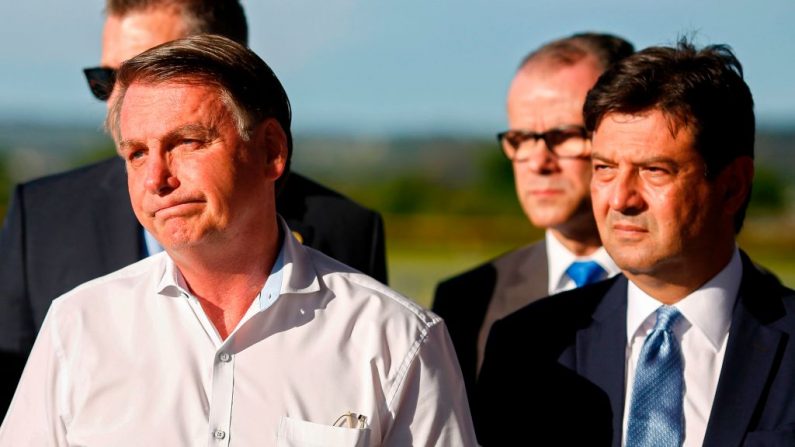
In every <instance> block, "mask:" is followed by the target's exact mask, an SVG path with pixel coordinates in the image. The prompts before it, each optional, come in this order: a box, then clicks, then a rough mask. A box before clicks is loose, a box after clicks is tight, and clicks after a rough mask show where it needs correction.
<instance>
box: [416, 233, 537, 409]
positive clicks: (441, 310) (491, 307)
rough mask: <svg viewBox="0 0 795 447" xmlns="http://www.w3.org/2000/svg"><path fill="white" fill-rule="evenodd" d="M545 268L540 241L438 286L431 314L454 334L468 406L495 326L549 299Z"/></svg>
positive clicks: (451, 335) (451, 334)
mask: <svg viewBox="0 0 795 447" xmlns="http://www.w3.org/2000/svg"><path fill="white" fill-rule="evenodd" d="M547 265H548V264H547V249H546V243H545V242H544V240H541V241H540V242H536V243H535V244H532V245H528V246H526V247H523V248H520V249H517V250H513V251H511V252H508V253H506V254H504V255H502V256H500V257H498V258H496V259H494V260H492V261H489V262H487V263H485V264H483V265H481V266H478V267H476V268H474V269H472V270H469V271H467V272H464V273H462V274H460V275H458V276H455V277H453V278H450V279H448V280H446V281H444V282H442V283H440V284H439V285H438V286H436V293H435V294H434V299H433V307H432V310H433V311H434V312H435V313H436V314H437V315H439V316H440V317H442V319H444V322H445V324H446V325H447V330H448V331H449V332H450V338H451V339H452V340H453V346H454V347H455V352H456V355H457V356H458V363H459V365H461V371H462V373H463V375H464V385H465V386H466V389H467V397H468V398H469V402H470V403H471V402H472V399H473V397H474V395H473V391H474V389H475V380H476V378H477V373H478V370H479V369H480V365H481V364H482V363H483V353H484V351H485V350H486V340H487V339H488V335H489V331H490V330H491V325H492V324H494V322H495V321H497V320H498V319H500V318H503V317H505V316H506V315H508V314H510V313H512V312H514V311H516V310H518V309H520V308H522V307H524V306H526V305H527V304H529V303H531V302H533V301H535V300H537V299H539V298H543V297H545V296H547V294H548V290H549V289H548V285H547V283H548V282H549V279H548V277H549V271H548V270H549V269H548V267H547Z"/></svg>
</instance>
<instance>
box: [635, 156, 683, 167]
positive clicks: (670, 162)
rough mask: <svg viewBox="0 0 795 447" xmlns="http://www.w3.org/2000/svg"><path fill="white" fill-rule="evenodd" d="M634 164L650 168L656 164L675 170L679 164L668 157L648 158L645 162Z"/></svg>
mask: <svg viewBox="0 0 795 447" xmlns="http://www.w3.org/2000/svg"><path fill="white" fill-rule="evenodd" d="M636 164H637V165H638V166H650V165H656V164H663V165H666V166H668V167H669V168H676V167H677V166H679V163H677V162H676V161H674V160H673V159H671V158H669V157H652V158H648V159H646V160H642V161H640V162H639V163H636Z"/></svg>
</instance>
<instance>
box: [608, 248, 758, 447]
mask: <svg viewBox="0 0 795 447" xmlns="http://www.w3.org/2000/svg"><path fill="white" fill-rule="evenodd" d="M742 272H743V266H742V261H741V260H740V253H739V250H736V249H735V252H734V255H733V256H732V259H731V261H729V264H728V265H726V267H724V268H723V270H721V271H720V273H718V274H717V275H716V276H715V277H714V278H712V279H711V280H709V281H707V282H706V283H705V284H704V285H703V286H701V287H700V288H699V289H698V290H696V291H694V292H693V293H691V294H690V295H688V296H686V297H685V298H684V299H682V300H681V301H679V302H678V303H676V304H675V305H674V307H676V308H677V309H678V310H679V312H680V313H681V314H682V318H680V319H679V321H677V322H676V324H675V325H674V327H673V333H674V336H675V337H676V339H677V340H678V341H679V345H680V347H681V351H682V359H683V366H684V418H685V425H684V428H685V439H684V444H683V446H684V447H691V446H692V447H695V446H700V445H702V444H703V443H704V435H705V434H706V431H707V423H708V422H709V415H710V412H711V411H712V401H713V400H714V399H715V390H716V389H717V387H718V378H719V377H720V371H721V366H722V365H723V357H724V355H725V354H726V343H727V340H728V338H729V329H730V326H731V318H732V311H733V309H734V302H735V301H736V299H737V293H738V291H739V290H740V281H741V279H742ZM627 297H628V303H627V342H628V344H627V354H626V358H627V364H626V366H627V367H626V381H625V384H626V393H625V395H624V396H625V398H624V430H623V431H624V436H623V437H622V439H623V440H624V441H622V445H623V442H625V441H626V432H627V418H628V416H629V409H630V405H631V400H632V387H633V385H634V382H635V370H636V368H637V364H638V359H639V358H640V352H641V349H642V348H643V343H644V341H645V339H646V336H647V335H648V333H649V332H651V330H652V329H653V328H654V324H655V322H656V319H657V318H656V314H655V312H656V311H657V309H658V308H659V307H660V306H661V305H662V303H660V302H659V301H657V300H656V299H654V298H652V297H651V296H649V295H647V294H646V293H645V292H643V291H642V290H641V289H640V288H638V286H636V285H635V284H633V283H632V282H631V281H630V282H629V286H628V289H627Z"/></svg>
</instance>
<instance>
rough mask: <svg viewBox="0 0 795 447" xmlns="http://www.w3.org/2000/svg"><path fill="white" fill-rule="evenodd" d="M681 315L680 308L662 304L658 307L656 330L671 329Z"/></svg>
mask: <svg viewBox="0 0 795 447" xmlns="http://www.w3.org/2000/svg"><path fill="white" fill-rule="evenodd" d="M681 316H682V314H681V313H679V309H677V308H675V307H673V306H660V307H659V308H658V309H657V323H656V324H655V325H654V330H655V331H656V330H664V331H670V330H671V328H672V327H673V326H674V324H676V321H677V320H679V317H681Z"/></svg>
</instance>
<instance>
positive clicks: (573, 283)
mask: <svg viewBox="0 0 795 447" xmlns="http://www.w3.org/2000/svg"><path fill="white" fill-rule="evenodd" d="M633 51H634V48H633V46H632V44H631V43H629V42H627V41H626V40H624V39H622V38H621V37H618V36H614V35H611V34H604V33H577V34H574V35H572V36H568V37H564V38H561V39H556V40H554V41H552V42H548V43H546V44H544V45H542V46H541V47H539V48H538V49H536V50H534V51H533V52H532V53H530V54H529V55H528V56H526V57H525V58H524V60H523V61H522V63H521V64H520V66H519V68H518V70H517V71H516V74H515V75H514V78H513V81H512V82H511V86H510V88H509V90H508V101H507V112H508V125H509V130H507V131H505V132H500V133H499V134H497V139H498V140H499V144H500V146H499V148H500V149H501V150H502V151H503V153H504V154H505V157H506V159H507V160H506V162H509V163H511V165H512V167H513V173H514V180H515V183H516V195H517V198H518V199H519V203H520V204H521V205H522V209H523V210H524V213H525V215H526V216H527V219H528V221H529V222H530V223H531V224H532V225H534V226H536V227H538V228H544V229H545V230H546V231H545V235H544V238H543V239H542V240H540V241H536V242H534V243H532V244H530V245H527V246H525V247H521V248H518V249H515V250H511V251H510V252H508V253H505V254H503V255H501V256H499V257H497V258H496V259H492V260H490V261H488V262H485V263H483V264H481V265H479V266H477V267H475V268H473V269H471V270H468V271H466V272H464V273H461V274H458V275H456V276H454V277H452V278H449V279H446V280H445V281H443V282H441V283H439V285H438V286H437V288H436V293H435V296H434V300H433V311H434V312H436V313H437V314H438V315H439V316H440V317H442V318H443V319H444V321H445V324H446V325H447V328H448V330H449V331H450V338H452V340H453V345H454V346H455V350H456V355H457V356H458V362H459V364H460V365H461V370H462V372H463V374H464V383H465V384H466V388H467V394H468V395H469V397H470V402H471V401H472V392H473V390H474V387H475V381H476V378H477V374H478V371H479V370H480V366H481V364H482V363H483V353H484V351H485V349H486V339H487V338H488V335H489V331H490V330H491V325H492V324H493V323H494V322H495V321H496V320H498V319H500V318H503V317H505V316H506V315H508V314H510V313H511V312H514V311H516V310H517V309H520V308H522V307H524V306H526V305H527V304H529V303H531V302H533V301H536V300H538V299H540V298H543V297H545V296H549V295H551V294H553V293H557V292H560V291H563V290H569V289H572V288H574V287H579V286H582V285H583V284H585V283H590V282H594V281H599V280H602V279H605V278H608V277H611V276H613V275H616V274H618V272H619V269H618V267H617V266H616V265H615V263H614V262H613V261H612V260H611V259H610V256H608V254H607V252H606V251H605V250H604V248H603V247H602V243H601V241H600V240H599V233H598V232H597V230H596V223H595V222H594V218H593V214H592V212H591V202H590V187H589V182H590V179H591V161H590V159H589V158H588V155H589V152H590V141H589V135H588V132H587V131H586V130H585V127H584V123H583V121H582V105H583V103H584V102H585V95H586V94H587V93H588V90H590V88H591V87H593V85H594V84H595V83H596V80H597V79H598V78H599V75H601V74H602V73H603V72H604V71H605V69H607V67H609V66H610V65H611V64H613V63H615V62H616V61H618V60H620V59H622V58H624V57H626V56H628V55H630V54H632V52H633Z"/></svg>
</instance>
